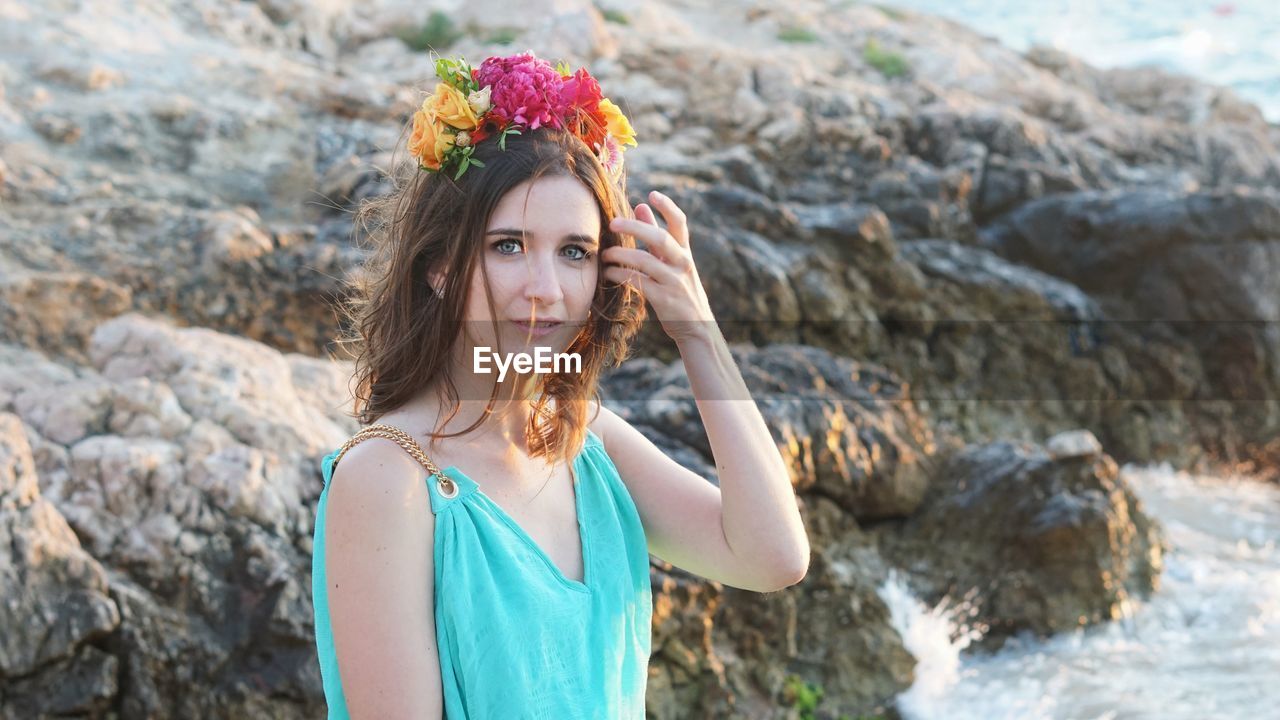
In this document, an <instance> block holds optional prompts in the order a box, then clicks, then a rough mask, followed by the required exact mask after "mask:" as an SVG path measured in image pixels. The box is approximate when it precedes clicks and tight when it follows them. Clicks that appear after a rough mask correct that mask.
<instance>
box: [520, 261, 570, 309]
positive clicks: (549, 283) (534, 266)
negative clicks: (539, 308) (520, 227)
mask: <svg viewBox="0 0 1280 720" xmlns="http://www.w3.org/2000/svg"><path fill="white" fill-rule="evenodd" d="M526 257H528V258H529V267H528V274H527V276H526V277H525V284H524V287H525V297H526V298H527V299H530V300H532V299H535V298H536V299H538V300H541V301H542V302H543V303H546V304H554V303H557V302H559V301H560V299H561V297H562V296H563V294H564V293H563V292H562V291H561V289H560V275H559V273H558V272H557V271H556V266H555V262H554V260H553V259H552V258H551V257H549V256H548V257H545V258H544V257H542V256H539V255H533V254H531V255H527V256H526Z"/></svg>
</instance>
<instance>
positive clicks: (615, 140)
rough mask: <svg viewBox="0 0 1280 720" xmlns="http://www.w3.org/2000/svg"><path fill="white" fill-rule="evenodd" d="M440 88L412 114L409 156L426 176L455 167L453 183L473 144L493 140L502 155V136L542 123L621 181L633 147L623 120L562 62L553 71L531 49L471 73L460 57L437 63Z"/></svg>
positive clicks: (592, 84)
mask: <svg viewBox="0 0 1280 720" xmlns="http://www.w3.org/2000/svg"><path fill="white" fill-rule="evenodd" d="M436 76H437V77H439V78H440V82H438V83H437V84H436V88H435V91H434V92H432V93H431V94H430V95H428V96H427V98H426V99H425V100H423V101H422V108H421V109H420V110H418V111H416V112H414V114H413V133H412V134H411V135H410V136H409V143H408V144H409V153H410V154H411V155H413V156H414V157H415V158H417V159H418V167H419V168H420V169H422V170H426V171H428V172H448V171H451V170H453V169H454V168H455V167H456V168H457V170H456V174H455V175H454V176H453V178H454V179H455V180H457V179H458V178H460V177H462V174H463V173H465V172H466V171H467V168H468V167H470V166H472V165H477V166H479V167H484V163H482V162H480V161H479V160H477V159H475V158H474V157H472V152H473V151H474V150H475V147H476V144H478V143H480V142H482V141H483V140H485V139H486V138H489V137H491V136H498V145H499V147H501V148H502V149H503V150H504V151H505V150H506V149H507V135H520V134H522V133H521V132H520V128H525V129H528V130H537V129H538V128H539V127H542V126H544V125H546V126H550V127H553V128H556V129H558V130H566V131H568V132H571V133H573V134H574V135H576V136H577V137H579V138H581V139H582V141H583V142H584V143H586V145H587V147H589V148H591V149H592V151H593V152H595V154H596V157H597V158H599V159H600V162H601V164H602V165H604V167H605V168H606V169H607V170H608V171H609V176H610V177H611V178H612V179H613V180H614V181H615V182H616V181H617V180H618V179H619V178H620V177H621V176H622V152H623V146H624V145H630V146H632V147H635V146H636V140H635V131H634V130H632V129H631V123H630V122H628V121H627V118H626V116H625V115H623V114H622V111H621V110H620V109H619V108H618V106H617V105H614V104H613V102H611V101H610V100H609V99H608V98H606V97H601V95H600V84H599V83H598V82H596V79H595V78H594V77H592V76H591V73H589V72H587V70H586V68H579V69H578V71H577V72H574V73H570V71H569V67H568V65H566V64H565V63H563V62H561V63H559V64H557V65H556V66H555V67H552V66H551V64H550V63H548V62H547V61H546V60H543V59H540V58H537V57H535V56H534V54H533V52H532V51H527V52H524V53H522V54H519V55H511V56H508V57H497V56H494V57H490V58H488V59H486V60H485V61H484V62H482V63H481V64H480V67H479V68H478V69H474V70H473V69H472V68H471V66H470V65H468V64H467V63H466V61H464V60H462V59H461V58H459V59H457V60H449V59H446V58H440V59H438V60H436Z"/></svg>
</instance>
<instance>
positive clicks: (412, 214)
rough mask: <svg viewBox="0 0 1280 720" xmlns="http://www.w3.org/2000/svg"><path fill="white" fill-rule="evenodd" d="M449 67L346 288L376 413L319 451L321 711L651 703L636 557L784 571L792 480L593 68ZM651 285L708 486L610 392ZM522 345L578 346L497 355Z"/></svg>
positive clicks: (792, 528) (472, 710)
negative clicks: (697, 428) (404, 175)
mask: <svg viewBox="0 0 1280 720" xmlns="http://www.w3.org/2000/svg"><path fill="white" fill-rule="evenodd" d="M437 75H438V76H439V77H440V79H441V82H440V83H439V84H437V86H436V90H435V92H434V93H433V94H432V95H431V96H430V97H428V98H427V100H426V101H425V102H424V103H423V107H422V109H421V110H419V111H418V112H417V113H415V116H414V126H413V134H412V135H411V136H410V139H409V142H408V148H409V151H410V153H411V154H412V155H413V157H414V158H415V160H416V162H415V164H416V167H415V168H414V173H415V175H414V176H413V177H411V178H409V179H407V180H405V181H403V182H401V183H400V186H399V189H398V191H397V192H395V193H393V194H392V195H391V196H389V197H387V198H385V199H383V200H382V201H381V204H380V205H370V206H367V207H366V209H365V210H366V211H367V212H372V213H374V216H375V217H380V218H382V219H383V220H384V222H383V223H382V224H381V225H379V226H378V228H377V229H376V232H375V233H374V236H375V237H376V238H378V241H379V244H378V246H377V248H376V252H375V253H374V254H373V256H372V260H371V261H370V263H369V265H368V267H367V268H366V273H365V279H364V280H363V281H362V282H361V283H360V284H359V287H358V291H357V292H356V293H355V294H354V297H355V300H354V301H353V304H352V308H353V312H352V315H353V318H354V320H355V321H356V322H355V324H356V326H357V327H358V329H359V336H358V337H357V338H356V341H357V342H358V343H359V345H360V348H361V352H360V354H359V358H358V361H357V364H356V367H357V371H356V379H357V381H358V383H357V384H358V391H357V393H356V395H357V398H358V405H357V407H358V408H362V410H361V412H360V413H359V419H360V421H361V424H362V426H365V427H363V428H362V430H361V431H360V432H359V433H357V434H356V435H355V436H353V437H352V438H351V439H350V440H348V441H347V442H346V443H344V445H343V446H342V447H341V448H339V449H337V450H335V451H334V452H332V453H330V454H329V455H327V456H326V457H325V458H324V461H323V462H322V471H323V475H324V479H325V488H324V490H323V491H322V492H321V496H320V501H319V504H318V506H317V517H316V527H315V544H314V554H313V565H312V570H313V600H314V601H315V609H316V642H317V649H318V651H319V654H320V664H321V670H322V675H323V681H324V690H325V696H326V700H327V702H328V704H329V717H331V718H335V717H340V718H342V717H361V718H362V717H368V718H411V717H412V718H424V717H429V718H439V717H442V716H443V717H448V718H450V719H451V720H460V719H461V718H503V719H508V718H557V719H563V718H595V717H600V718H643V717H644V694H645V682H646V676H647V663H648V659H649V650H650V642H649V641H650V619H651V604H650V601H651V597H650V588H649V573H648V563H649V558H648V556H649V554H650V553H652V554H653V555H655V556H657V557H658V558H660V559H662V560H664V561H666V562H669V563H671V564H673V565H676V566H678V567H681V568H684V569H685V570H688V571H690V572H692V573H695V574H697V575H701V576H703V577H706V578H708V579H711V580H717V581H720V582H722V583H725V584H727V585H732V586H735V587H740V588H746V589H750V590H756V591H759V592H769V591H774V590H779V589H781V588H784V587H786V586H789V585H792V584H794V583H796V582H799V580H800V579H801V578H802V577H803V576H804V573H805V570H806V568H807V566H808V557H809V546H808V541H807V538H806V537H805V533H804V529H803V526H802V524H801V521H800V516H799V512H798V510H797V507H796V501H795V496H794V493H793V491H792V488H791V484H790V481H789V477H788V473H787V470H786V467H785V465H784V463H783V460H782V458H781V456H780V455H779V453H778V451H777V449H776V447H775V445H774V442H773V440H772V438H771V436H770V434H769V431H768V429H767V428H766V426H765V424H764V421H763V418H762V417H761V416H760V413H759V411H758V410H757V409H756V407H755V404H754V403H753V402H751V400H750V398H749V395H748V394H747V392H746V387H745V384H744V382H743V380H742V377H741V375H740V373H739V372H738V370H737V368H736V366H735V365H734V363H733V361H732V358H731V356H730V354H729V352H728V348H727V346H726V344H725V341H724V339H723V338H722V337H721V336H720V334H719V332H718V331H717V329H716V325H715V320H714V318H713V316H712V314H711V311H710V306H709V303H708V300H707V296H706V294H705V292H704V291H703V288H702V283H701V281H700V280H699V279H698V275H697V272H696V269H695V267H694V264H693V260H692V256H691V254H690V249H689V247H690V246H689V242H690V240H689V235H688V226H687V224H686V221H685V216H684V213H683V212H681V210H680V209H679V208H678V207H676V205H675V204H674V203H673V202H672V201H671V200H670V198H667V197H666V196H663V195H661V194H659V193H656V192H655V193H652V194H651V195H650V200H651V202H652V203H653V206H654V207H656V208H657V209H658V211H659V212H660V213H662V215H663V217H664V218H665V220H666V224H667V228H666V229H663V228H662V227H661V226H660V225H659V224H658V222H657V218H656V216H655V214H654V211H653V210H652V209H651V208H650V206H649V205H648V204H645V203H641V204H640V205H638V206H636V208H635V211H634V217H631V215H632V213H631V212H629V207H628V205H627V203H626V194H625V189H624V188H625V177H624V174H623V172H622V163H621V148H622V147H623V146H624V145H634V144H635V142H634V140H633V139H632V132H631V128H630V125H629V124H628V123H627V121H626V118H625V117H623V116H622V115H621V113H620V112H619V111H618V110H617V108H616V106H614V105H612V103H610V102H609V101H608V100H607V99H605V98H602V97H601V96H600V92H599V86H598V85H597V84H596V83H595V80H594V79H593V78H591V76H590V75H589V74H587V73H586V71H585V70H579V71H578V72H577V73H574V74H569V72H568V71H567V69H563V68H558V67H557V68H551V66H550V65H548V64H547V63H546V62H545V61H543V60H540V59H538V58H536V57H534V56H533V55H532V53H525V54H521V55H515V56H511V57H506V58H489V59H488V60H486V61H485V62H484V63H482V64H481V66H480V67H479V68H478V69H476V70H472V69H471V68H469V67H468V66H467V65H466V64H465V63H461V62H454V61H449V60H440V61H438V63H437ZM370 208H372V210H370ZM378 213H381V215H379V214H378ZM636 238H638V239H639V240H641V241H642V242H643V243H644V245H645V246H646V249H645V250H642V249H639V248H637V247H636V245H635V241H634V239H636ZM645 300H647V301H648V302H649V303H650V304H651V305H652V306H653V308H654V312H655V313H656V315H657V316H658V319H659V320H660V321H661V323H662V326H663V328H664V330H665V331H666V332H667V333H668V334H669V335H670V336H671V337H672V338H673V339H674V340H675V342H676V343H677V345H678V347H679V349H680V352H681V355H682V357H683V358H684V363H685V367H686V370H687V372H688V375H689V379H690V382H691V385H692V390H693V393H694V394H695V396H696V397H697V398H698V403H699V410H700V412H701V414H702V419H703V422H704V424H705V426H706V430H707V435H708V438H709V440H710V441H711V447H712V449H713V451H714V454H715V457H716V460H717V468H718V471H719V481H720V487H719V488H717V487H716V486H714V485H712V484H710V483H708V482H706V481H705V480H704V479H703V478H701V477H700V476H698V475H696V474H695V473H693V472H691V471H690V470H687V469H685V468H684V467H682V466H680V465H679V464H677V463H676V462H675V461H673V460H672V459H670V458H669V457H667V456H666V455H665V454H664V453H663V452H662V451H661V450H660V449H658V448H657V447H656V446H654V445H653V444H652V443H651V442H649V440H647V439H646V438H645V437H644V436H643V435H642V434H640V433H639V432H638V431H637V430H636V429H635V428H633V427H632V426H631V425H630V424H629V423H628V422H626V421H625V420H624V419H622V418H621V417H619V416H618V415H616V414H614V413H613V412H611V411H609V410H608V409H607V408H604V407H602V406H600V405H599V403H598V393H597V378H598V376H599V373H600V371H601V370H602V369H603V368H604V367H605V366H606V365H607V364H608V365H616V364H618V363H620V362H621V361H622V359H623V358H624V357H625V355H626V350H627V347H628V343H629V341H630V339H631V338H632V337H633V336H634V335H635V333H636V331H637V329H638V327H639V324H640V322H641V321H642V320H643V319H644V316H645V306H644V302H645ZM544 324H546V326H545V327H544V326H543V325H544ZM537 348H542V349H543V350H548V351H554V352H555V353H564V354H566V356H576V357H577V358H578V361H579V363H580V364H579V365H572V366H562V367H560V368H558V369H556V370H555V371H552V372H542V371H539V370H540V369H539V368H536V367H535V368H530V367H529V366H528V365H525V366H521V365H519V363H518V361H512V359H511V358H513V357H515V356H517V355H518V354H519V353H524V354H526V355H530V356H532V355H534V354H535V352H536V351H537ZM504 358H505V362H506V365H505V366H504V365H503V362H504ZM498 367H505V372H501V371H498V372H495V369H496V368H498ZM543 369H545V368H543ZM728 399H737V400H738V401H736V402H708V401H711V400H728Z"/></svg>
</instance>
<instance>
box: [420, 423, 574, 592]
mask: <svg viewBox="0 0 1280 720" xmlns="http://www.w3.org/2000/svg"><path fill="white" fill-rule="evenodd" d="M589 432H590V430H588V433H589ZM586 450H587V447H586V443H584V444H583V446H582V449H581V450H579V451H578V455H577V456H576V457H575V458H574V459H573V463H572V464H571V465H570V467H569V475H570V478H571V480H572V482H571V483H570V485H571V487H572V488H573V506H574V515H575V517H576V519H577V523H578V546H579V547H580V548H581V551H580V552H581V555H582V579H581V580H574V579H572V578H570V577H568V576H566V575H565V574H564V571H562V570H561V569H560V567H559V566H558V565H556V564H555V562H554V561H552V559H551V556H550V555H548V554H547V552H546V551H545V550H543V549H542V546H541V545H539V544H538V543H537V541H536V540H534V539H533V536H532V535H530V534H529V533H528V532H526V531H525V529H524V528H523V527H521V526H520V523H518V522H516V520H515V518H514V517H512V516H511V514H510V513H508V512H507V511H506V510H505V509H504V508H503V507H502V506H501V505H499V504H498V503H497V501H495V500H494V499H493V498H491V497H489V496H488V495H487V494H486V493H485V492H484V491H483V490H481V489H480V484H479V483H477V482H476V481H475V480H472V479H471V477H470V476H468V475H467V474H466V473H464V472H462V471H461V470H459V469H458V466H457V465H450V466H448V467H446V468H444V469H443V470H441V472H443V473H444V474H445V475H448V476H449V477H451V478H453V479H454V480H455V481H458V482H459V483H460V484H465V485H468V486H469V489H470V493H474V494H475V495H476V496H477V497H479V498H482V499H483V501H484V503H485V504H486V505H488V506H489V507H490V509H492V510H493V512H494V514H495V515H496V516H497V517H498V518H499V519H500V520H502V522H503V524H505V525H507V526H508V527H509V528H510V529H511V531H512V532H513V533H514V534H515V535H516V536H517V537H519V538H520V539H521V541H523V542H524V543H525V544H527V545H528V546H529V548H530V549H532V550H533V551H534V553H535V554H536V555H537V556H538V557H540V558H542V561H543V563H545V564H546V566H547V568H548V569H549V570H550V571H551V573H552V575H553V576H554V577H555V578H556V580H558V581H560V583H561V584H563V585H565V586H566V587H569V588H571V589H574V590H577V591H579V592H591V579H592V572H591V550H590V546H591V545H590V542H588V538H587V525H586V518H585V517H584V516H583V510H582V493H583V485H582V483H580V482H578V479H579V478H580V477H581V476H582V472H581V467H580V465H581V464H582V456H583V455H584V454H586ZM470 493H467V494H470ZM462 494H463V493H459V495H460V496H461V495H462Z"/></svg>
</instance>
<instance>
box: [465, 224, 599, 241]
mask: <svg viewBox="0 0 1280 720" xmlns="http://www.w3.org/2000/svg"><path fill="white" fill-rule="evenodd" d="M485 235H486V236H488V235H512V236H514V237H524V236H525V235H526V233H525V231H523V230H521V229H519V228H498V229H497V230H490V231H489V232H487V233H485ZM527 235H528V236H529V237H536V236H535V235H534V234H533V233H527ZM564 239H565V240H573V241H575V242H580V243H583V244H585V245H599V244H600V241H599V240H597V239H596V238H593V237H591V236H590V235H583V234H582V233H571V234H569V235H565V236H564Z"/></svg>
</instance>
